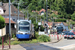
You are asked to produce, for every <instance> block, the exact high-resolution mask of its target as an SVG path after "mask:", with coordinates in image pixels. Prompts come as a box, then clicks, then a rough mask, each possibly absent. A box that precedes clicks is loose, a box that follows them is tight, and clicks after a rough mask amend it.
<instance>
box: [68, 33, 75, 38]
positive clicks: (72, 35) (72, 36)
mask: <svg viewBox="0 0 75 50" xmlns="http://www.w3.org/2000/svg"><path fill="white" fill-rule="evenodd" d="M67 38H75V34H74V33H72V32H69V33H68V35H67Z"/></svg>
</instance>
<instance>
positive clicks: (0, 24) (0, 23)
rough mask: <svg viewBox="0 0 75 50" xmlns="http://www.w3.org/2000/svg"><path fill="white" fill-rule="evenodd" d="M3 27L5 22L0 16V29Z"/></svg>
mask: <svg viewBox="0 0 75 50" xmlns="http://www.w3.org/2000/svg"><path fill="white" fill-rule="evenodd" d="M4 27H5V20H4V18H3V17H2V16H1V15H0V29H2V28H4Z"/></svg>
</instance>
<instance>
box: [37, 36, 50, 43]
mask: <svg viewBox="0 0 75 50" xmlns="http://www.w3.org/2000/svg"><path fill="white" fill-rule="evenodd" d="M38 39H39V40H40V41H43V42H49V41H50V37H49V36H46V35H41V36H39V38H38Z"/></svg>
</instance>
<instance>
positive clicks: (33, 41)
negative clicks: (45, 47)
mask: <svg viewBox="0 0 75 50" xmlns="http://www.w3.org/2000/svg"><path fill="white" fill-rule="evenodd" d="M39 42H42V41H40V40H38V39H32V40H28V39H26V40H15V41H11V45H17V44H27V43H39Z"/></svg>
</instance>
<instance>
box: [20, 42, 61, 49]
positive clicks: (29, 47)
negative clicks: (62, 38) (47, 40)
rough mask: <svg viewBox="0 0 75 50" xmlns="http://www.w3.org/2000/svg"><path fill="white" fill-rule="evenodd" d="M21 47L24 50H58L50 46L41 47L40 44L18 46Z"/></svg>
mask: <svg viewBox="0 0 75 50" xmlns="http://www.w3.org/2000/svg"><path fill="white" fill-rule="evenodd" d="M20 45H21V46H22V47H24V48H25V49H26V50H60V49H57V48H53V47H51V46H47V45H43V44H40V43H35V44H20Z"/></svg>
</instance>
